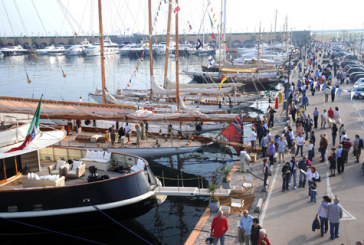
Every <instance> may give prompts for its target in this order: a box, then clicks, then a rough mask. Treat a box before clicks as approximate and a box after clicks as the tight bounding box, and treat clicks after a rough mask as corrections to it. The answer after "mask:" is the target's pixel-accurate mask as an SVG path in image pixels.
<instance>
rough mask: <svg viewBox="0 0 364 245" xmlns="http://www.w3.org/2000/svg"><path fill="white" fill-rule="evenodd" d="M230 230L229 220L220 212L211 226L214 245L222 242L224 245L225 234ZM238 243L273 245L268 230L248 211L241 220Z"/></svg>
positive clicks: (245, 211)
mask: <svg viewBox="0 0 364 245" xmlns="http://www.w3.org/2000/svg"><path fill="white" fill-rule="evenodd" d="M228 229H229V224H228V220H227V219H226V218H225V217H224V214H223V212H222V211H221V210H220V211H218V214H217V216H216V217H215V218H214V219H213V220H212V224H211V234H210V236H211V237H212V238H213V244H214V245H216V244H217V243H218V241H220V244H221V245H224V243H225V234H226V232H227V231H228ZM238 241H239V243H241V244H242V243H245V245H250V244H251V245H271V243H270V241H269V239H268V235H267V232H266V230H265V229H263V228H262V227H261V225H260V224H259V219H258V218H254V217H253V216H251V215H250V214H249V211H248V210H243V216H241V218H240V222H239V227H238Z"/></svg>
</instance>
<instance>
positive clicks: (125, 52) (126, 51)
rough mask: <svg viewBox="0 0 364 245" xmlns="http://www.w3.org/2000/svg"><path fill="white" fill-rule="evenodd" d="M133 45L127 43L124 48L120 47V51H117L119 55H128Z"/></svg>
mask: <svg viewBox="0 0 364 245" xmlns="http://www.w3.org/2000/svg"><path fill="white" fill-rule="evenodd" d="M135 45H136V44H135V43H128V44H126V45H125V46H124V47H122V48H121V49H119V54H121V55H129V53H130V52H131V48H132V47H133V46H135Z"/></svg>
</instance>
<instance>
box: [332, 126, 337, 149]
mask: <svg viewBox="0 0 364 245" xmlns="http://www.w3.org/2000/svg"><path fill="white" fill-rule="evenodd" d="M337 131H338V128H337V125H336V123H334V124H333V125H332V128H331V135H332V145H333V146H335V141H336V136H337Z"/></svg>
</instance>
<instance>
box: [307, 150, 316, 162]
mask: <svg viewBox="0 0 364 245" xmlns="http://www.w3.org/2000/svg"><path fill="white" fill-rule="evenodd" d="M314 156H315V150H311V151H308V160H310V161H311V162H312V159H313V157H314Z"/></svg>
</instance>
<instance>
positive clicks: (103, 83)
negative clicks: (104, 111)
mask: <svg viewBox="0 0 364 245" xmlns="http://www.w3.org/2000/svg"><path fill="white" fill-rule="evenodd" d="M98 2H99V28H100V54H101V55H100V57H101V80H102V102H103V103H104V104H106V97H105V87H106V82H105V60H104V34H103V29H102V7H101V0H98Z"/></svg>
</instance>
